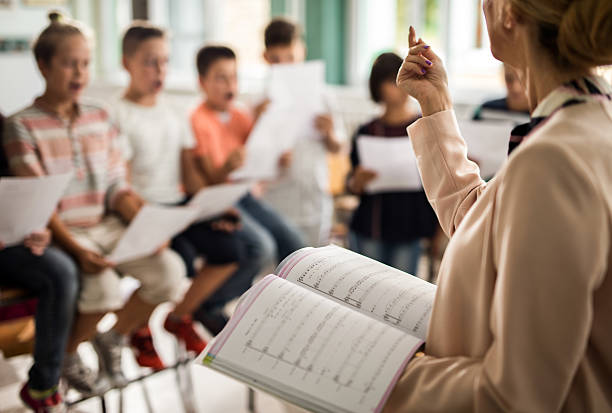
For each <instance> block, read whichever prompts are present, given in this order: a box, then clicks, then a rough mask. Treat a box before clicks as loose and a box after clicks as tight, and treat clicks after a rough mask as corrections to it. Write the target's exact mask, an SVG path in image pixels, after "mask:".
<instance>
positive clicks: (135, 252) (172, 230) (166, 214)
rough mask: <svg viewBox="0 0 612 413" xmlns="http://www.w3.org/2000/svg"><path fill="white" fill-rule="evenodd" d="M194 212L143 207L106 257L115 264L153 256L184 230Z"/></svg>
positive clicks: (182, 208)
mask: <svg viewBox="0 0 612 413" xmlns="http://www.w3.org/2000/svg"><path fill="white" fill-rule="evenodd" d="M197 214H198V212H197V210H195V209H192V208H186V207H162V206H157V205H145V206H144V207H142V208H141V210H140V211H138V214H137V215H136V217H135V218H134V219H133V220H132V222H130V225H129V227H128V228H127V230H126V231H125V233H124V234H123V236H122V237H121V239H120V240H119V242H118V243H117V245H116V246H115V248H114V249H113V251H112V252H111V254H110V255H109V256H108V257H106V258H107V259H108V260H109V261H111V262H114V263H115V264H120V263H122V262H126V261H131V260H135V259H138V258H142V257H146V256H148V255H151V254H153V253H154V252H155V251H156V250H157V249H158V248H159V247H160V246H161V245H162V244H163V243H164V242H166V241H169V240H170V239H171V238H172V237H174V236H175V235H176V234H178V233H180V232H181V231H183V229H185V228H187V227H188V226H189V225H190V224H191V223H192V222H193V221H194V220H195V219H196V216H197Z"/></svg>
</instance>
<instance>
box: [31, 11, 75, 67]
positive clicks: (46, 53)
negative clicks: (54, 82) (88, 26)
mask: <svg viewBox="0 0 612 413" xmlns="http://www.w3.org/2000/svg"><path fill="white" fill-rule="evenodd" d="M48 17H49V25H48V26H47V27H46V28H45V29H44V30H43V31H42V32H41V33H40V34H39V35H38V38H37V39H36V41H35V42H34V46H33V48H32V49H33V51H34V57H35V58H36V61H37V62H42V63H45V64H48V63H49V62H50V61H51V58H52V57H53V56H54V55H55V51H56V50H57V45H58V43H59V40H60V39H61V38H63V37H66V36H73V35H81V36H83V37H87V36H85V28H84V27H82V26H81V25H80V23H78V22H76V21H72V20H69V19H66V18H64V17H63V16H62V14H61V13H59V12H57V11H52V12H50V13H49V14H48Z"/></svg>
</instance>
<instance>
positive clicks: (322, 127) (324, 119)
mask: <svg viewBox="0 0 612 413" xmlns="http://www.w3.org/2000/svg"><path fill="white" fill-rule="evenodd" d="M315 128H317V130H318V131H319V133H320V134H321V136H323V137H324V138H328V137H330V136H332V134H333V133H334V121H333V119H332V117H331V115H329V114H325V115H318V116H317V117H316V118H315Z"/></svg>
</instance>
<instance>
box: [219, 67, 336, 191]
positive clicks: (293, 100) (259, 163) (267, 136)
mask: <svg viewBox="0 0 612 413" xmlns="http://www.w3.org/2000/svg"><path fill="white" fill-rule="evenodd" d="M324 88H325V64H324V63H323V62H322V61H311V62H306V63H300V64H290V65H287V64H281V65H273V66H272V67H271V69H270V79H269V85H268V98H269V99H270V102H271V103H270V104H269V105H268V108H267V110H266V111H265V112H264V113H263V114H262V115H261V116H260V117H259V119H258V121H257V124H256V125H255V127H254V128H253V131H252V132H251V134H250V135H249V138H248V140H247V143H246V147H245V149H246V160H245V164H244V165H243V166H242V167H241V168H240V169H238V170H236V171H234V172H233V173H232V174H231V175H230V178H232V179H235V180H239V179H247V178H252V179H268V178H274V177H276V176H277V175H278V172H279V169H278V160H279V158H280V156H281V155H282V154H283V153H284V152H286V151H288V150H290V149H291V148H293V147H294V146H295V143H296V142H297V140H298V139H301V138H304V137H315V136H318V134H317V133H316V131H315V127H314V121H315V117H316V116H317V115H318V114H321V113H325V112H326V111H327V110H326V108H325V99H324Z"/></svg>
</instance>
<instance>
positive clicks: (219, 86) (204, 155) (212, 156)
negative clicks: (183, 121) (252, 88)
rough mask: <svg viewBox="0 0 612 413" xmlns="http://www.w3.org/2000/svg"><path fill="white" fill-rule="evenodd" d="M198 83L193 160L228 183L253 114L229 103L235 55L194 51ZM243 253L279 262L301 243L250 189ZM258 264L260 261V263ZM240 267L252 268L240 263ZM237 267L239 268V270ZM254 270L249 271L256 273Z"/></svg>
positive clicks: (208, 175) (217, 49) (213, 178)
mask: <svg viewBox="0 0 612 413" xmlns="http://www.w3.org/2000/svg"><path fill="white" fill-rule="evenodd" d="M197 68H198V73H199V81H200V86H201V88H202V90H203V92H204V93H205V95H206V100H205V101H204V102H203V103H202V104H200V105H199V106H198V107H197V108H196V109H195V111H194V112H193V113H192V115H191V125H192V127H193V132H194V136H195V138H196V148H195V153H196V162H197V165H198V167H199V170H200V172H201V173H202V175H203V178H204V180H205V181H206V182H207V183H209V184H210V185H215V184H220V183H223V182H226V181H227V180H228V178H229V175H230V174H231V172H233V171H234V170H236V169H238V168H239V167H240V166H241V165H242V164H243V162H244V156H245V153H244V145H245V143H246V141H247V138H248V135H249V133H250V131H251V129H252V127H253V118H252V117H251V116H250V115H249V114H247V113H245V112H243V111H241V110H239V109H238V108H236V107H235V106H234V104H233V102H234V99H235V97H236V95H237V91H238V80H237V70H236V55H235V54H234V52H233V51H232V50H231V49H229V48H227V47H222V46H207V47H204V48H202V49H201V50H200V51H199V52H198V56H197ZM238 209H239V210H240V212H241V219H242V229H241V230H240V231H238V234H239V236H241V237H242V238H243V239H244V241H245V242H246V243H247V245H248V247H247V254H253V256H255V253H257V255H259V256H260V257H261V256H262V254H261V253H262V251H263V252H264V254H263V255H264V256H265V257H266V258H268V259H274V258H275V259H276V260H277V261H280V260H282V259H284V258H285V257H286V256H287V255H289V254H291V253H292V252H293V251H295V250H297V249H299V248H302V247H303V246H304V242H303V241H302V238H301V235H300V234H299V232H298V231H297V229H295V228H294V227H292V226H291V225H290V224H289V223H288V222H287V221H285V220H284V219H283V218H282V217H281V216H280V215H279V214H277V213H276V211H274V210H273V209H272V208H271V207H270V206H268V205H266V204H265V203H263V202H262V201H260V200H258V199H256V198H255V197H254V196H253V195H251V194H248V195H246V196H245V197H244V198H242V199H241V200H240V202H239V203H238ZM258 264H261V262H259V263H258ZM241 268H243V271H247V272H248V271H251V272H252V271H253V268H252V267H251V268H249V267H248V266H247V265H242V266H241ZM239 271H240V270H239ZM257 272H258V270H257V271H256V272H255V273H253V274H252V275H253V276H255V275H256V273H257Z"/></svg>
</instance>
